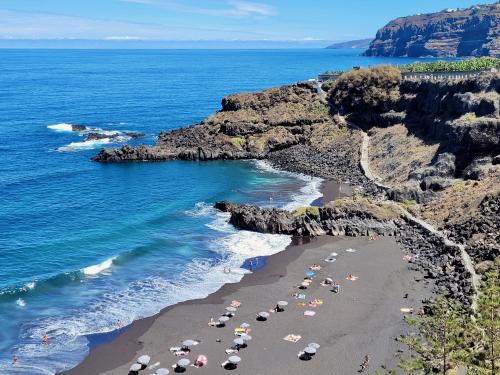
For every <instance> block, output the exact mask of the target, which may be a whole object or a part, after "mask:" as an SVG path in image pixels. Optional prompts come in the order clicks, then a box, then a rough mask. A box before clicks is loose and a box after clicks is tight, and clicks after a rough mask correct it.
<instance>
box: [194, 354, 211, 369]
mask: <svg viewBox="0 0 500 375" xmlns="http://www.w3.org/2000/svg"><path fill="white" fill-rule="evenodd" d="M207 362H208V360H207V357H206V356H204V355H203V354H200V355H199V356H198V357H196V361H194V364H195V365H196V366H198V367H201V366H206V365H207Z"/></svg>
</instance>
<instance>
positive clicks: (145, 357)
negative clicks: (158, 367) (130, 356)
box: [137, 355, 151, 366]
mask: <svg viewBox="0 0 500 375" xmlns="http://www.w3.org/2000/svg"><path fill="white" fill-rule="evenodd" d="M149 361H151V357H150V356H149V355H141V356H140V357H139V358H137V363H140V364H141V365H144V366H147V365H149Z"/></svg>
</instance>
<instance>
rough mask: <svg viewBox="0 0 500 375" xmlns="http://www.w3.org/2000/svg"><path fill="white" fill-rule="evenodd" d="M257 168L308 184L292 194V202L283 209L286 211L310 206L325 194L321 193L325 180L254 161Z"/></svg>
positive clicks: (264, 162) (263, 161) (264, 161)
mask: <svg viewBox="0 0 500 375" xmlns="http://www.w3.org/2000/svg"><path fill="white" fill-rule="evenodd" d="M253 163H254V165H255V167H256V168H258V169H260V170H262V171H265V172H268V173H274V174H278V175H282V176H290V177H294V178H297V179H299V180H301V181H304V182H306V185H305V186H303V187H302V188H301V189H300V190H299V192H297V193H295V194H292V197H291V198H292V200H291V202H289V203H287V204H285V205H284V206H283V207H282V208H283V209H285V210H289V211H293V210H295V209H296V208H299V207H303V206H309V205H310V204H311V203H312V202H314V201H315V200H316V199H318V198H321V197H322V196H323V194H322V193H321V190H320V189H321V184H322V183H323V179H322V178H319V177H311V176H308V175H305V174H302V173H294V172H288V171H282V170H279V169H276V168H274V167H273V166H272V165H271V164H270V163H269V162H268V161H266V160H255V161H253Z"/></svg>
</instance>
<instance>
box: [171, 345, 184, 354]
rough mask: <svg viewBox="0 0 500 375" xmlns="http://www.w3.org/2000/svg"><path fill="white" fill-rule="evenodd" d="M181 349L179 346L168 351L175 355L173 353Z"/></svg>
mask: <svg viewBox="0 0 500 375" xmlns="http://www.w3.org/2000/svg"><path fill="white" fill-rule="evenodd" d="M181 349H182V348H181V347H180V346H172V347H171V348H170V349H169V350H170V352H172V353H175V352H178V351H179V350H181Z"/></svg>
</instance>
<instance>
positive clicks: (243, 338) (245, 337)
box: [240, 333, 252, 341]
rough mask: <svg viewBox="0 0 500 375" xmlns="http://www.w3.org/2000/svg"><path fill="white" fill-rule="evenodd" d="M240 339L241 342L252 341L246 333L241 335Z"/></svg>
mask: <svg viewBox="0 0 500 375" xmlns="http://www.w3.org/2000/svg"><path fill="white" fill-rule="evenodd" d="M240 338H241V339H242V340H243V341H250V340H251V339H252V336H250V335H247V334H246V333H243V334H242V335H241V336H240Z"/></svg>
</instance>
